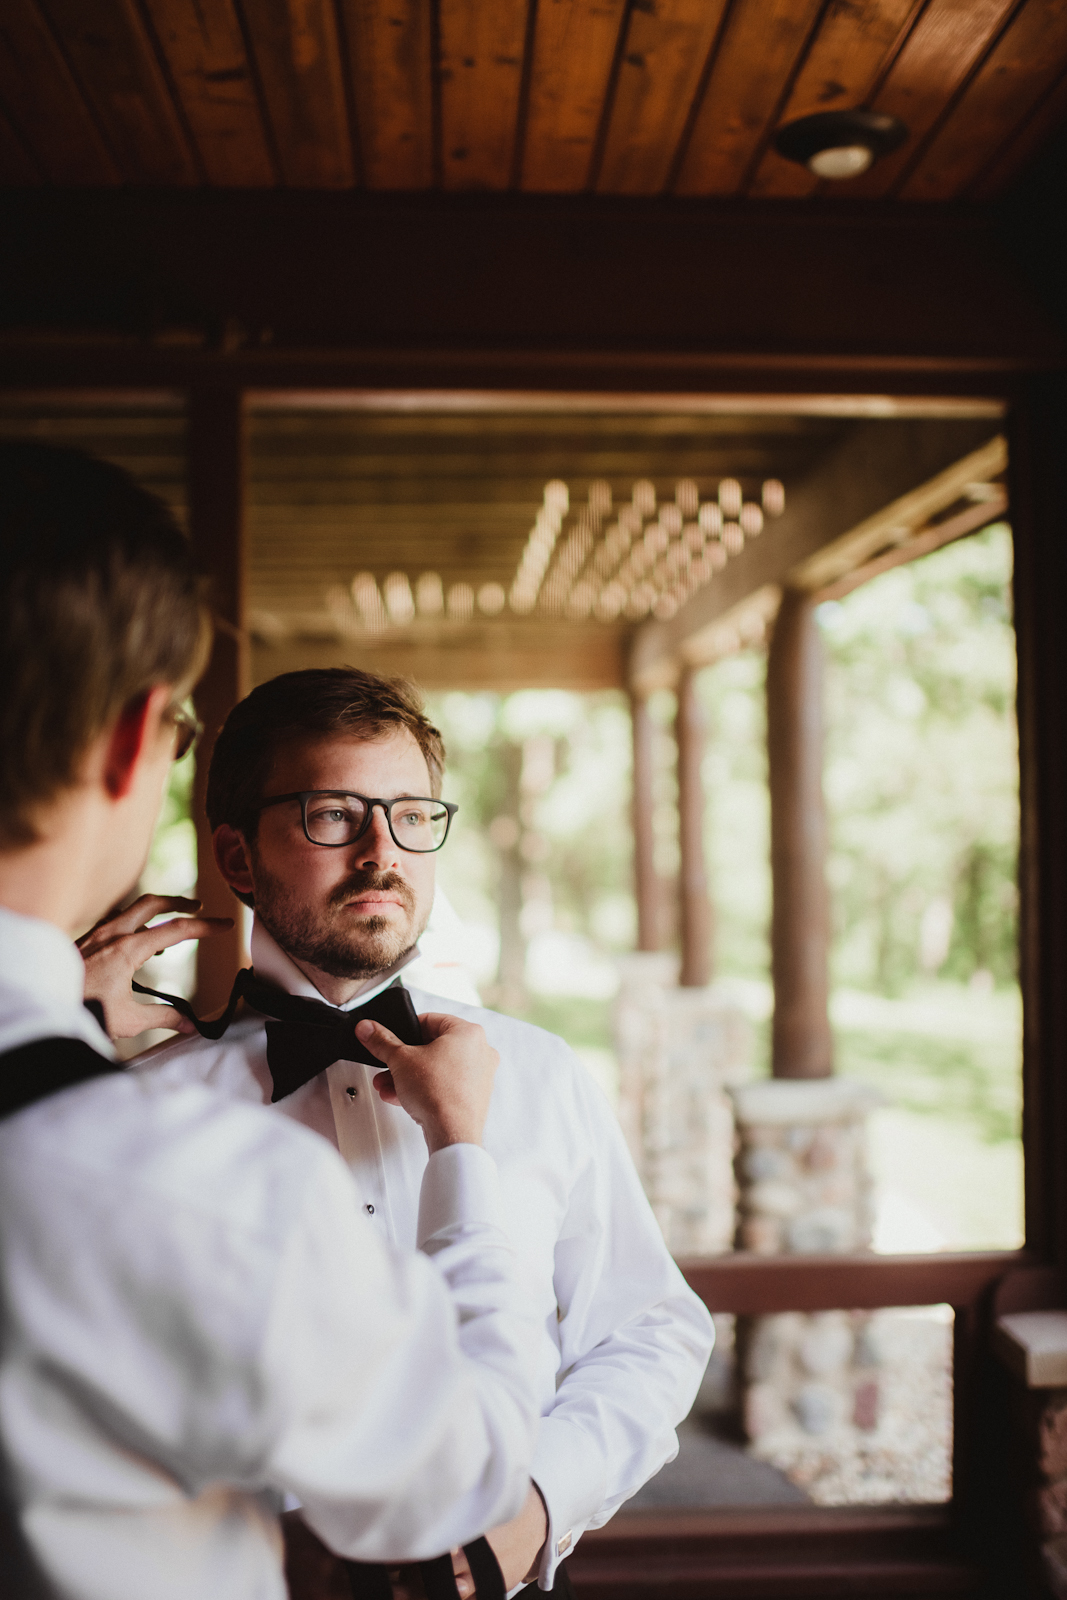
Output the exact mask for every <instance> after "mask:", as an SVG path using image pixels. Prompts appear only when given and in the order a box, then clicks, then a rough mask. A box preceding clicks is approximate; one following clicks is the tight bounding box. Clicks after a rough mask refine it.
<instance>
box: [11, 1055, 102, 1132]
mask: <svg viewBox="0 0 1067 1600" xmlns="http://www.w3.org/2000/svg"><path fill="white" fill-rule="evenodd" d="M121 1071H122V1064H121V1062H118V1061H109V1060H108V1059H107V1057H106V1056H101V1055H98V1054H97V1053H96V1051H95V1050H94V1049H93V1047H92V1045H88V1044H86V1043H85V1041H84V1039H33V1040H31V1042H30V1043H29V1044H23V1045H18V1046H17V1047H16V1048H15V1049H14V1050H8V1051H6V1052H5V1053H4V1054H3V1055H0V1117H11V1116H14V1114H15V1112H16V1111H22V1110H24V1109H25V1107H26V1106H32V1105H33V1104H34V1102H35V1101H37V1100H44V1099H45V1098H46V1097H47V1096H48V1095H50V1094H58V1093H59V1091H60V1090H61V1089H73V1087H74V1085H75V1084H77V1083H85V1082H86V1081H87V1080H88V1079H89V1078H99V1077H101V1076H102V1075H103V1074H104V1073H106V1072H121Z"/></svg>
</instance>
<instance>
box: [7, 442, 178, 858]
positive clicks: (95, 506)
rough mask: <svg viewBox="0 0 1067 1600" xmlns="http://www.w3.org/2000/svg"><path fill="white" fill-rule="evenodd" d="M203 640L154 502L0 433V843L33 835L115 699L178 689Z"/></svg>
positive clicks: (120, 481) (66, 453) (167, 520)
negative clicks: (37, 819)
mask: <svg viewBox="0 0 1067 1600" xmlns="http://www.w3.org/2000/svg"><path fill="white" fill-rule="evenodd" d="M207 637H208V635H207V632H206V623H205V621H204V619H203V616H202V613H201V610H200V606H199V603H198V601H197V596H196V583H195V579H194V576H193V571H192V565H191V562H190V556H189V549H188V545H187V542H186V540H185V538H184V536H183V535H182V533H181V531H180V529H179V528H178V526H177V524H176V523H175V521H174V518H173V517H172V516H171V514H170V512H169V510H168V509H167V507H166V506H165V505H164V504H163V502H162V501H161V500H158V499H157V498H156V497H155V495H152V494H149V493H148V491H147V490H145V489H142V488H141V487H140V486H139V485H138V484H136V483H134V481H133V479H132V478H130V477H129V476H128V475H127V474H126V473H125V472H123V471H121V470H120V468H118V467H115V466H111V465H109V464H108V463H107V462H104V461H96V460H93V458H92V457H90V456H86V455H82V454H81V452H80V451H77V450H60V449H56V448H54V447H52V446H49V445H43V444H36V443H21V442H19V443H16V442H11V441H0V842H2V843H5V844H21V843H28V842H29V841H31V840H32V839H33V838H34V837H35V834H34V822H33V818H34V812H35V811H36V810H37V808H39V807H40V806H41V805H42V804H43V803H47V802H48V801H50V800H52V799H53V798H54V797H55V796H56V795H57V794H59V793H61V792H62V791H63V790H64V789H65V788H68V787H69V786H70V785H71V784H73V783H74V781H75V778H76V775H77V771H78V766H79V763H80V761H81V759H82V756H83V755H84V753H85V751H86V750H87V749H88V747H89V746H90V745H91V744H92V742H93V740H94V739H96V738H97V737H98V736H99V735H100V734H101V733H102V732H103V731H104V730H105V729H106V728H108V727H109V726H110V725H111V724H112V723H113V722H114V720H115V718H116V717H117V716H118V715H119V713H120V712H121V711H122V709H123V707H124V706H127V705H129V704H130V703H131V702H133V701H135V700H136V699H137V698H138V696H141V695H144V694H147V693H148V692H149V691H150V690H151V689H153V688H155V687H157V686H158V685H160V684H167V685H173V686H174V688H175V690H176V695H180V694H182V693H185V692H187V690H188V689H189V688H190V687H191V685H192V682H193V680H194V677H195V675H196V672H197V670H198V668H199V667H200V665H201V662H202V657H203V653H204V651H205V648H206V642H207Z"/></svg>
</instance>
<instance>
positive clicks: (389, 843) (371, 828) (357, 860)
mask: <svg viewBox="0 0 1067 1600" xmlns="http://www.w3.org/2000/svg"><path fill="white" fill-rule="evenodd" d="M349 849H350V852H351V854H350V857H349V859H350V860H351V862H352V864H353V866H360V867H378V868H379V870H381V869H384V868H385V867H397V866H399V865H400V857H401V855H402V851H401V849H400V846H399V845H398V844H397V843H396V840H395V839H394V838H393V836H392V834H391V833H390V832H389V823H388V821H387V820H386V816H385V808H384V806H375V807H374V809H373V810H372V811H371V815H370V821H369V822H368V824H367V827H366V831H365V832H364V833H361V834H360V836H359V838H358V839H356V840H355V841H354V843H353V844H352V845H350V846H349Z"/></svg>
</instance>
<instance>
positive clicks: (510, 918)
mask: <svg viewBox="0 0 1067 1600" xmlns="http://www.w3.org/2000/svg"><path fill="white" fill-rule="evenodd" d="M500 763H501V766H502V768H503V773H504V808H503V812H502V815H501V817H500V818H498V819H497V828H496V842H497V849H498V851H499V853H500V888H499V901H498V903H499V906H500V959H499V962H498V964H497V977H496V995H495V997H494V1003H495V1004H496V1005H497V1006H499V1008H500V1010H501V1011H508V1012H511V1013H513V1014H514V1013H515V1012H522V1011H525V1009H526V1005H527V999H528V996H527V993H526V939H525V936H524V934H523V931H522V854H521V850H520V846H521V844H522V822H521V816H522V745H521V744H518V743H516V742H515V741H514V740H511V739H508V740H506V741H505V742H504V743H503V744H502V745H501V746H500Z"/></svg>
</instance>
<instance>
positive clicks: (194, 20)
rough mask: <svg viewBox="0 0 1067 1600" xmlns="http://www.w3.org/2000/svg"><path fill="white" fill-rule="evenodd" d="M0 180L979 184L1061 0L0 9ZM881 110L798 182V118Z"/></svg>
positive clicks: (672, 189)
mask: <svg viewBox="0 0 1067 1600" xmlns="http://www.w3.org/2000/svg"><path fill="white" fill-rule="evenodd" d="M2 11H3V14H2V17H0V183H5V184H8V185H13V184H86V185H115V184H139V185H151V186H185V187H189V186H196V185H211V186H217V187H271V186H286V187H294V188H309V189H348V188H361V187H362V188H366V189H374V190H425V189H432V188H438V189H444V190H449V191H452V190H469V189H488V190H508V189H513V190H520V191H527V192H531V193H534V192H536V193H555V194H566V193H580V192H585V193H600V194H611V195H661V194H668V195H678V196H687V197H701V196H708V197H724V198H725V197H733V196H754V197H759V198H764V199H780V198H792V199H800V198H804V197H806V196H809V195H813V194H816V193H818V192H820V190H822V191H825V190H827V189H829V190H830V191H831V192H832V193H833V194H834V195H835V196H839V197H849V196H851V197H856V198H863V199H872V198H899V199H902V200H930V201H933V200H954V199H960V198H967V199H988V198H992V197H995V196H996V195H997V194H999V193H1001V192H1002V191H1003V190H1004V188H1005V187H1006V186H1007V185H1009V184H1010V183H1011V181H1012V179H1013V178H1014V176H1015V175H1016V174H1017V173H1018V172H1019V170H1020V169H1021V168H1022V167H1023V166H1025V164H1026V163H1027V162H1028V161H1029V160H1030V159H1031V158H1032V157H1033V155H1034V154H1035V152H1036V151H1037V149H1039V148H1040V146H1041V145H1042V143H1043V142H1044V141H1045V140H1046V139H1047V138H1048V137H1049V135H1050V134H1051V133H1052V132H1053V131H1054V130H1055V129H1056V128H1057V127H1058V126H1059V125H1060V124H1061V122H1062V121H1063V120H1064V118H1065V117H1067V4H1064V0H732V3H731V0H209V3H206V4H204V3H201V4H198V3H196V0H4V5H3V8H2ZM856 105H867V106H870V107H872V108H874V109H875V110H877V111H885V112H890V113H893V114H894V115H896V116H899V117H901V118H902V119H903V120H904V122H905V123H906V124H907V126H908V128H909V130H910V136H909V138H908V140H907V142H906V143H905V144H904V146H903V147H902V148H901V150H900V151H899V152H898V153H897V154H895V155H894V156H892V157H890V158H887V159H886V160H884V161H881V162H879V163H877V164H876V165H875V166H874V167H873V168H872V169H871V170H870V171H869V172H868V173H867V174H865V175H864V176H862V177H860V178H857V179H854V180H852V181H849V182H845V183H836V184H834V185H832V186H830V185H826V184H823V185H819V184H818V183H817V181H816V180H815V179H814V178H813V177H811V176H810V175H809V174H808V173H807V172H806V170H805V169H803V168H800V167H796V166H792V165H790V163H788V162H786V161H784V160H782V159H781V158H780V157H779V156H778V155H776V154H775V152H774V150H773V149H772V147H771V138H772V135H773V133H774V130H775V129H776V128H777V127H778V126H780V125H781V124H782V123H783V122H788V121H791V120H792V119H793V118H795V117H799V116H803V115H805V114H807V113H809V112H815V111H825V110H830V109H836V108H845V107H852V106H856Z"/></svg>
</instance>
